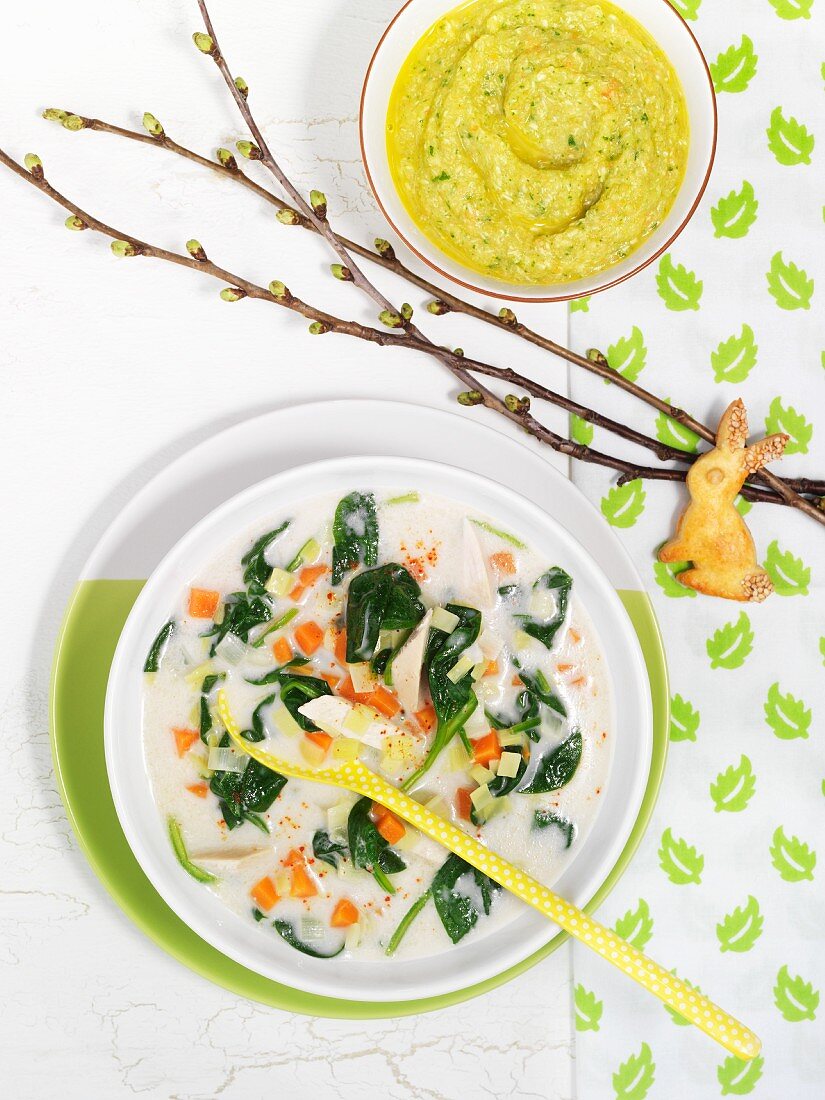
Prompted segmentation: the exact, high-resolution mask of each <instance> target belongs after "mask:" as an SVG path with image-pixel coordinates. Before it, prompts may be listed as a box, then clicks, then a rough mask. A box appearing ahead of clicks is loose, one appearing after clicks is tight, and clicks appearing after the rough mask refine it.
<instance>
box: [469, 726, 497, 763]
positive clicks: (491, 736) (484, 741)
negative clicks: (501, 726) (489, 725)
mask: <svg viewBox="0 0 825 1100" xmlns="http://www.w3.org/2000/svg"><path fill="white" fill-rule="evenodd" d="M472 744H473V760H475V762H476V764H489V763H490V761H491V760H498V759H499V758H500V756H501V745H499V743H498V734H497V733H496V731H495V730H490V732H489V733H487V734H485V735H484V737H479V739H478V740H477V741H473V743H472Z"/></svg>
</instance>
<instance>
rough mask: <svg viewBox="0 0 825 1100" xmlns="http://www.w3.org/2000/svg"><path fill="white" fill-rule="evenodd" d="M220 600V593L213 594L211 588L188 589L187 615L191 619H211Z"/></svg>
mask: <svg viewBox="0 0 825 1100" xmlns="http://www.w3.org/2000/svg"><path fill="white" fill-rule="evenodd" d="M220 598H221V594H220V592H213V591H212V589H211V588H190V589H189V614H190V615H191V616H192V618H193V619H211V618H213V617H214V615H215V612H216V611H217V610H218V601H219V600H220Z"/></svg>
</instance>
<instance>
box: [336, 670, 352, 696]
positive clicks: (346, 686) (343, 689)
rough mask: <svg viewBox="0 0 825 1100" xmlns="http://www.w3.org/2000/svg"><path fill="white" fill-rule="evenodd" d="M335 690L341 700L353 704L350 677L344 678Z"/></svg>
mask: <svg viewBox="0 0 825 1100" xmlns="http://www.w3.org/2000/svg"><path fill="white" fill-rule="evenodd" d="M336 690H337V691H338V694H339V695H340V696H341V698H342V699H347V700H349V702H350V703H354V702H355V688H354V687H353V684H352V677H351V676H345V677H344V679H343V680H341V682H340V683H339V684H338V687H337V689H336Z"/></svg>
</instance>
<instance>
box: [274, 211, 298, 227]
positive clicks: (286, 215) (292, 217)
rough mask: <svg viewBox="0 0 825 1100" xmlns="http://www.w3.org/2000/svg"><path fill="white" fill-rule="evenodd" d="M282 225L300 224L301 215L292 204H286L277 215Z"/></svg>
mask: <svg viewBox="0 0 825 1100" xmlns="http://www.w3.org/2000/svg"><path fill="white" fill-rule="evenodd" d="M275 217H276V218H277V219H278V221H279V222H280V223H281V225H300V224H301V215H300V214H299V213H298V211H297V210H293V209H292V207H291V206H285V207H284V208H283V210H279V211H278V213H277V214H276V215H275Z"/></svg>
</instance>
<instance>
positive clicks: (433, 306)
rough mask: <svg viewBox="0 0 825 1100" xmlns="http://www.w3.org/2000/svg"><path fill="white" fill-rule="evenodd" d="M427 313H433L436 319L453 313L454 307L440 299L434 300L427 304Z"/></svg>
mask: <svg viewBox="0 0 825 1100" xmlns="http://www.w3.org/2000/svg"><path fill="white" fill-rule="evenodd" d="M427 313H432V315H433V316H434V317H443V316H444V314H445V313H452V307H451V306H448V305H447V303H446V302H442V301H441V300H440V299H439V298H434V299H433V301H432V302H427Z"/></svg>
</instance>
